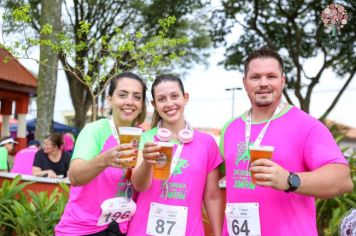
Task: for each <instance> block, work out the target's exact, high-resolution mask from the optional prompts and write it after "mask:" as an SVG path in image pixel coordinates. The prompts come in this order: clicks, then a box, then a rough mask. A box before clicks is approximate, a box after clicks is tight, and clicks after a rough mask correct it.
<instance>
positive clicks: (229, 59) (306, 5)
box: [212, 0, 356, 120]
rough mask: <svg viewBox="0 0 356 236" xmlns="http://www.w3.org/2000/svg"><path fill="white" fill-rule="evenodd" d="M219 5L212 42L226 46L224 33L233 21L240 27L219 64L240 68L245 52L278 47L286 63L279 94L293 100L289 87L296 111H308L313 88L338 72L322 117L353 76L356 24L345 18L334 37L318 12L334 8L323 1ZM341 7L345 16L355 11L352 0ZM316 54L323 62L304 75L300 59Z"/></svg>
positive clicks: (226, 2)
mask: <svg viewBox="0 0 356 236" xmlns="http://www.w3.org/2000/svg"><path fill="white" fill-rule="evenodd" d="M222 5H223V7H222V9H218V10H216V11H215V12H214V17H213V18H212V23H213V25H214V29H215V30H213V31H212V37H213V41H214V43H215V45H220V44H221V43H224V44H225V45H227V42H226V40H225V36H226V35H228V34H229V33H230V32H231V29H232V27H233V26H234V25H235V24H238V25H240V26H241V27H242V28H243V30H244V33H243V34H242V36H241V37H240V38H239V39H238V40H237V42H234V43H232V44H231V45H230V46H229V47H228V48H227V49H226V53H225V55H226V59H225V60H224V62H222V63H223V64H224V65H225V67H226V68H227V69H239V70H241V71H242V69H243V68H242V67H243V61H244V58H245V57H246V55H248V54H249V53H251V52H252V51H253V50H255V49H257V48H260V47H262V46H265V45H267V46H268V47H270V48H273V49H275V50H278V51H279V52H280V53H281V54H282V56H283V59H284V62H285V68H284V69H285V73H286V79H287V87H286V88H285V89H284V91H283V94H284V96H285V97H286V99H287V101H288V102H289V103H291V104H293V102H292V100H291V97H290V90H292V91H294V95H295V96H296V97H297V99H298V101H299V105H300V107H301V109H303V110H304V111H305V112H308V113H309V110H310V102H311V98H312V92H313V89H314V88H315V87H316V85H317V84H318V83H320V82H321V81H322V80H321V79H322V77H323V76H324V77H325V75H327V74H328V70H332V71H333V72H335V73H336V74H337V76H338V78H339V79H340V81H342V83H343V86H342V88H341V90H340V91H339V92H338V94H337V95H336V96H335V98H334V99H333V101H332V103H331V104H330V105H329V107H328V108H327V109H326V111H325V112H324V114H323V115H322V116H321V117H320V119H321V120H324V119H325V118H326V117H327V116H328V114H329V113H330V112H331V110H332V109H333V108H334V107H335V105H336V104H337V102H338V101H339V99H340V97H341V95H342V94H343V92H344V91H345V90H346V88H347V87H348V85H349V84H350V82H351V81H352V79H353V78H354V75H355V70H356V56H355V48H356V47H355V39H356V36H355V34H356V25H355V24H353V23H351V22H348V23H347V24H345V25H344V27H343V28H340V33H339V35H335V32H334V35H332V32H328V29H327V28H326V27H325V26H324V24H323V21H322V12H323V10H324V9H325V8H326V7H329V8H330V7H334V8H335V7H337V6H335V5H328V4H327V2H326V1H305V0H297V1H293V4H291V3H290V2H289V1H283V0H279V1H275V2H271V1H267V0H253V1H246V0H244V1H234V0H223V1H222ZM340 6H341V5H340ZM343 6H344V9H346V12H347V14H349V15H355V10H356V3H355V2H353V1H350V2H349V3H343ZM324 23H325V22H324ZM334 23H335V22H334ZM344 23H345V22H344ZM329 31H330V30H329ZM318 55H321V56H322V58H323V59H322V60H323V61H322V62H323V64H322V66H321V67H320V68H315V69H318V71H317V72H316V73H315V74H310V73H307V72H306V71H305V67H304V66H305V63H308V62H310V60H309V61H308V59H312V58H316V57H317V56H318Z"/></svg>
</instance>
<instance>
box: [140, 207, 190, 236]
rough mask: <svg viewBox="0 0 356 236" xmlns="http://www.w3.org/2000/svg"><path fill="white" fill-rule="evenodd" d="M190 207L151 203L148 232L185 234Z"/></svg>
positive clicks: (160, 234)
mask: <svg viewBox="0 0 356 236" xmlns="http://www.w3.org/2000/svg"><path fill="white" fill-rule="evenodd" d="M187 218H188V207H183V206H169V205H164V204H159V203H154V202H152V203H151V207H150V213H149V216H148V222H147V229H146V234H149V235H154V236H168V235H172V236H180V235H182V236H184V235H185V230H186V227H187Z"/></svg>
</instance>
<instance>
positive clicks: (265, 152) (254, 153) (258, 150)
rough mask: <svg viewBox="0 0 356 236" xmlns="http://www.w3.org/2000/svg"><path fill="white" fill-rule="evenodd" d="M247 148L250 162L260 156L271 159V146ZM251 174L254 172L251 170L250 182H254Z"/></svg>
mask: <svg viewBox="0 0 356 236" xmlns="http://www.w3.org/2000/svg"><path fill="white" fill-rule="evenodd" d="M248 148H249V151H250V163H252V162H254V161H256V160H258V159H262V158H266V159H271V158H272V155H273V151H274V147H273V146H249V147H248ZM253 174H254V172H252V171H251V179H252V182H253V183H256V180H255V178H254V177H253Z"/></svg>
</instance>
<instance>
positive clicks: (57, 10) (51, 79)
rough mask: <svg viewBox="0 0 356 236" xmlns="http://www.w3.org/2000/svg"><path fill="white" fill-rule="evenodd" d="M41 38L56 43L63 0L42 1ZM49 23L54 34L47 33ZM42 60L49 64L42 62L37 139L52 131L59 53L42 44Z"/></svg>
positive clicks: (38, 89) (38, 96) (39, 78)
mask: <svg viewBox="0 0 356 236" xmlns="http://www.w3.org/2000/svg"><path fill="white" fill-rule="evenodd" d="M41 4H42V8H41V21H40V22H41V29H42V30H41V31H40V32H41V33H40V39H41V40H51V41H53V42H55V43H57V42H56V40H57V38H56V37H55V36H54V35H55V34H57V33H59V32H60V31H61V9H62V0H53V1H46V0H42V2H41ZM47 24H50V25H52V28H53V32H54V34H46V33H45V32H44V31H45V28H46V26H47ZM40 61H46V64H47V65H48V66H45V65H43V64H40V67H39V72H38V88H37V122H36V130H37V132H36V134H35V135H36V139H37V140H44V139H45V137H46V136H47V135H49V134H50V133H51V131H52V128H53V127H52V126H53V124H52V123H53V122H52V121H53V112H54V101H55V96H56V85H57V72H58V71H57V68H58V53H57V52H56V51H54V50H52V48H51V47H50V46H48V45H41V46H40Z"/></svg>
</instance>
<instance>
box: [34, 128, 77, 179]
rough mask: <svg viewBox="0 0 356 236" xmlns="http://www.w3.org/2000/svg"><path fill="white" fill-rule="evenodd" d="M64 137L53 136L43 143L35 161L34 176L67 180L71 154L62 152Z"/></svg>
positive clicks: (49, 136)
mask: <svg viewBox="0 0 356 236" xmlns="http://www.w3.org/2000/svg"><path fill="white" fill-rule="evenodd" d="M62 147H63V137H62V135H60V134H51V135H48V136H47V137H46V139H45V140H44V141H43V148H42V149H40V150H38V151H37V152H36V154H35V160H34V161H33V167H32V175H34V176H39V177H48V178H65V177H67V172H68V170H69V163H70V154H69V153H68V152H66V151H63V150H62Z"/></svg>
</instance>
